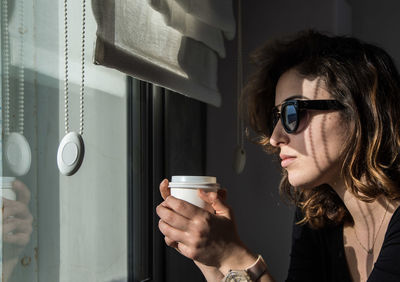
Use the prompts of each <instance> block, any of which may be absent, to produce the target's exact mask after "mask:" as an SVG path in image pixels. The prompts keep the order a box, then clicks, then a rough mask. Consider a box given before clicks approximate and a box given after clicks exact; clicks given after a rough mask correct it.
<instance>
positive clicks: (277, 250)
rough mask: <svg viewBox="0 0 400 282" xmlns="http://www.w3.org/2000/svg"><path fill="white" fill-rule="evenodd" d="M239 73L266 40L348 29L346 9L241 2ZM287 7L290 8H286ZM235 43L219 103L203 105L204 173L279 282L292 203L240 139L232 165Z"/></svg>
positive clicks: (267, 159) (265, 160)
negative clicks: (242, 153) (221, 190)
mask: <svg viewBox="0 0 400 282" xmlns="http://www.w3.org/2000/svg"><path fill="white" fill-rule="evenodd" d="M242 2H243V49H244V50H243V51H244V53H243V58H244V62H245V65H244V77H245V78H246V76H247V75H249V73H250V72H251V66H250V65H249V63H248V61H249V52H250V51H251V50H254V49H255V48H256V47H257V46H259V45H260V44H262V43H263V42H265V41H266V40H268V39H270V38H272V37H275V36H278V35H282V34H290V33H293V32H295V31H298V30H301V29H305V28H315V29H318V30H325V31H331V32H338V33H343V32H346V31H347V32H348V31H349V30H350V29H351V27H350V25H351V21H350V17H349V16H350V12H349V10H346V9H345V8H346V3H345V2H343V1H339V0H338V1H332V0H331V1H318V0H312V1H290V0H284V1H242ZM289 7H290V8H289ZM235 63H236V43H235V42H227V59H225V60H221V61H220V69H219V86H220V90H221V92H222V101H223V105H222V106H221V108H215V107H211V106H210V107H208V125H207V126H208V130H207V148H208V149H207V151H208V152H207V173H208V174H209V175H215V176H217V177H218V180H219V182H220V183H221V184H222V185H223V186H224V187H226V188H227V190H228V202H229V204H230V205H231V206H232V207H233V209H234V211H235V215H236V220H237V222H238V226H239V233H240V235H241V238H242V239H243V241H244V242H245V243H246V244H247V245H248V246H249V247H250V248H251V249H252V250H253V252H255V253H260V254H262V255H263V257H264V259H265V260H266V262H267V264H268V266H269V269H270V270H271V272H272V274H273V276H274V277H275V279H276V280H277V281H284V279H285V276H286V272H287V268H288V263H289V252H290V241H291V224H292V217H293V216H292V215H293V208H290V207H288V206H287V205H285V204H284V203H283V202H282V201H281V199H280V197H279V193H278V185H279V181H280V170H279V162H278V161H276V160H274V159H273V158H272V157H271V156H268V155H266V154H265V153H263V152H262V150H261V149H260V148H259V147H258V146H256V145H254V144H251V143H250V142H246V145H245V149H246V152H247V164H246V167H245V170H244V172H243V173H242V174H240V175H236V174H235V172H234V171H233V169H232V163H233V156H234V154H233V153H234V149H235V147H236V125H235V123H236V98H235V97H236V77H235V68H236V66H235Z"/></svg>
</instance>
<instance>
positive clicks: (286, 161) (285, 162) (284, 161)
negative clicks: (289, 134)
mask: <svg viewBox="0 0 400 282" xmlns="http://www.w3.org/2000/svg"><path fill="white" fill-rule="evenodd" d="M279 157H280V158H281V166H282V167H283V168H285V167H287V166H289V165H290V164H291V163H292V162H293V161H294V160H295V159H296V157H295V156H289V155H284V154H280V155H279Z"/></svg>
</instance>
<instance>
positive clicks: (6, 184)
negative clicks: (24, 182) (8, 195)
mask: <svg viewBox="0 0 400 282" xmlns="http://www.w3.org/2000/svg"><path fill="white" fill-rule="evenodd" d="M14 181H15V177H8V176H0V183H1V188H11V187H12V183H13V182H14Z"/></svg>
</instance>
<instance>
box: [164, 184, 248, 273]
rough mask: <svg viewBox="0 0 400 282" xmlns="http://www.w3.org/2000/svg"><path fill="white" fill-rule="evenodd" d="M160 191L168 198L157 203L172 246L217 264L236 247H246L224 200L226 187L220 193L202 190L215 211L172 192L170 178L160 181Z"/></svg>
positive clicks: (189, 254) (190, 256) (192, 256)
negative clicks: (169, 186) (196, 204)
mask: <svg viewBox="0 0 400 282" xmlns="http://www.w3.org/2000/svg"><path fill="white" fill-rule="evenodd" d="M160 192H161V196H162V197H163V199H164V202H162V203H161V204H160V205H159V206H158V207H157V214H158V216H159V217H160V218H161V219H160V221H159V229H160V231H161V232H162V233H163V234H164V236H165V242H166V244H167V245H168V246H171V247H174V248H176V249H177V250H178V251H179V252H180V253H181V254H183V255H184V256H186V257H188V258H190V259H193V260H194V261H195V262H199V263H201V264H204V265H207V266H213V267H217V268H218V267H220V264H221V262H222V261H223V260H224V259H226V258H227V257H228V256H229V254H230V251H231V249H232V248H235V247H237V246H240V247H241V248H242V247H243V245H242V243H241V241H240V239H239V236H238V234H237V231H236V225H235V223H234V220H233V215H232V211H231V209H230V208H229V207H228V206H227V205H226V204H225V203H224V198H225V195H226V193H225V191H224V190H220V192H219V193H216V192H208V193H207V192H203V191H202V190H199V196H200V197H201V198H202V199H203V200H204V201H206V202H207V203H209V205H210V206H211V207H212V211H210V210H205V209H201V208H199V207H196V206H194V205H192V204H190V203H188V202H185V201H182V200H180V199H177V198H175V197H173V196H170V189H169V188H168V181H167V180H164V181H163V182H162V183H161V184H160Z"/></svg>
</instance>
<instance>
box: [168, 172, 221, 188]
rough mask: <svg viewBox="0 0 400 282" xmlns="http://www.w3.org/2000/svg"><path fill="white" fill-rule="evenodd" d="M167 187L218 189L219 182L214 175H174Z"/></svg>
mask: <svg viewBox="0 0 400 282" xmlns="http://www.w3.org/2000/svg"><path fill="white" fill-rule="evenodd" d="M168 187H170V188H192V189H193V188H202V189H219V184H218V183H217V178H216V177H214V176H194V175H174V176H172V178H171V182H170V183H169V185H168Z"/></svg>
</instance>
